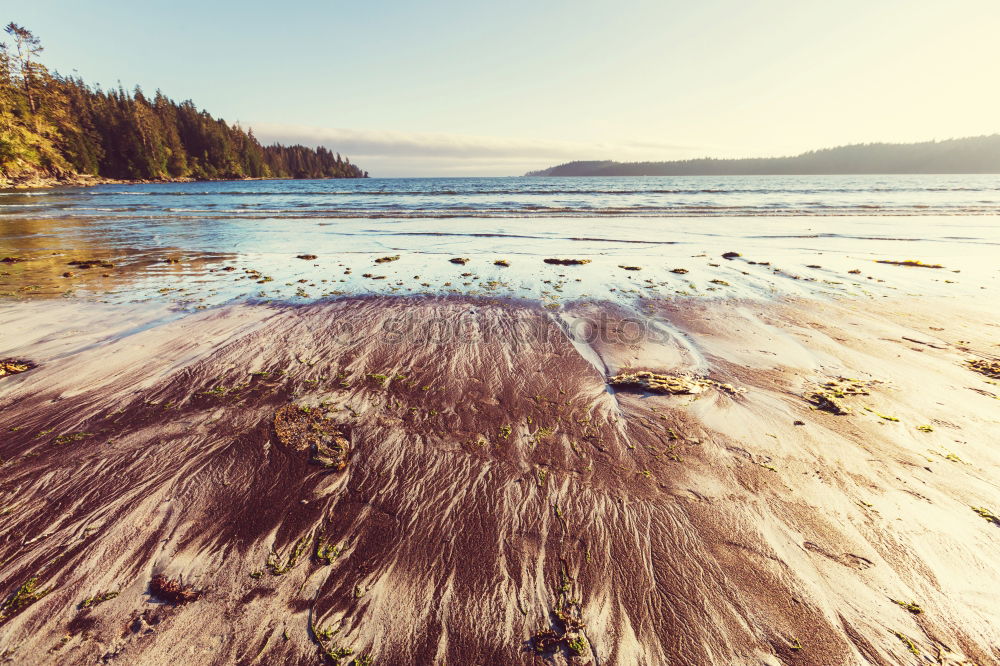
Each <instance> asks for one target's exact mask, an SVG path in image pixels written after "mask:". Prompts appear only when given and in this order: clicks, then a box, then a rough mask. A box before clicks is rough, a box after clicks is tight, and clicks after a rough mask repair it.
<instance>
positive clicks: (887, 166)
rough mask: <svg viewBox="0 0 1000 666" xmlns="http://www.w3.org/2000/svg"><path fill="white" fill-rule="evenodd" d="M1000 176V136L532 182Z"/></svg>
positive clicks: (552, 171)
mask: <svg viewBox="0 0 1000 666" xmlns="http://www.w3.org/2000/svg"><path fill="white" fill-rule="evenodd" d="M892 173H895V174H906V173H911V174H912V173H1000V134H993V135H990V136H978V137H969V138H964V139H948V140H945V141H925V142H922V143H866V144H856V145H851V146H840V147H838V148H827V149H824V150H813V151H809V152H807V153H802V154H801V155H796V156H794V157H756V158H744V159H713V158H700V159H693V160H677V161H673V162H614V161H611V160H603V161H589V162H567V163H566V164H560V165H559V166H555V167H551V168H548V169H543V170H541V171H532V172H530V173H528V174H525V175H528V176H724V175H725V176H752V175H823V174H892Z"/></svg>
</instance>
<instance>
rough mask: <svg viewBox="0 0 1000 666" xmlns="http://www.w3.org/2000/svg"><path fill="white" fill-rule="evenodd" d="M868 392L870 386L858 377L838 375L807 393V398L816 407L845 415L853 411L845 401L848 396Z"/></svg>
mask: <svg viewBox="0 0 1000 666" xmlns="http://www.w3.org/2000/svg"><path fill="white" fill-rule="evenodd" d="M868 394H869V393H868V387H867V386H865V384H864V383H863V382H861V381H859V380H857V379H845V378H844V377H838V378H837V379H835V380H831V381H828V382H825V383H824V384H823V385H822V386H820V387H819V388H818V389H816V390H815V391H812V392H811V393H809V394H808V395H806V400H808V401H809V402H810V403H812V405H813V407H814V408H815V409H821V410H823V411H824V412H830V413H831V414H837V415H845V414H851V413H853V410H852V409H851V408H850V407H848V406H847V403H845V402H844V399H845V398H846V397H847V396H850V395H868Z"/></svg>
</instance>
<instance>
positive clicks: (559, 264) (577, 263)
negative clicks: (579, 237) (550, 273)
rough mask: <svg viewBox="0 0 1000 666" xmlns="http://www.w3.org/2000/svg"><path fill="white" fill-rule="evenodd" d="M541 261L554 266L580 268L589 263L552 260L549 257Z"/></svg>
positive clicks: (582, 260) (584, 261) (578, 260)
mask: <svg viewBox="0 0 1000 666" xmlns="http://www.w3.org/2000/svg"><path fill="white" fill-rule="evenodd" d="M543 261H544V262H545V263H547V264H553V265H555V266H582V265H583V264H589V263H590V259H553V258H551V257H550V258H548V259H544V260H543Z"/></svg>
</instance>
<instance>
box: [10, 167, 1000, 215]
mask: <svg viewBox="0 0 1000 666" xmlns="http://www.w3.org/2000/svg"><path fill="white" fill-rule="evenodd" d="M0 213H2V214H3V215H15V216H25V215H30V216H32V217H59V216H64V215H66V214H68V213H70V214H73V215H74V216H77V217H88V218H93V219H106V218H127V219H162V218H165V217H169V218H171V219H183V218H189V219H218V218H245V219H249V218H261V217H263V218H275V217H278V218H317V217H321V218H355V217H365V218H385V217H388V218H413V217H435V218H441V217H508V216H511V217H594V216H612V217H626V216H628V217H632V216H647V217H666V216H684V217H688V216H762V215H763V216H788V215H792V216H803V215H984V214H985V215H995V214H998V213H1000V176H994V175H986V176H981V175H974V176H955V175H948V176H933V175H917V176H723V177H714V176H713V177H705V176H698V177H651V178H407V179H394V178H380V179H369V180H339V181H332V180H304V181H255V182H248V181H244V182H216V183H180V184H154V185H127V186H102V187H94V188H89V189H83V188H71V189H62V190H52V191H38V192H32V193H26V194H11V193H7V194H4V196H2V197H0Z"/></svg>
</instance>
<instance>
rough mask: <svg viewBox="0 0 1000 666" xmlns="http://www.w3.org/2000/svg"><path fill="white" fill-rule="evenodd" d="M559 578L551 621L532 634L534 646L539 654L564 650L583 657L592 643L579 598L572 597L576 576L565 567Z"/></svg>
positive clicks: (570, 654)
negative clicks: (589, 641)
mask: <svg viewBox="0 0 1000 666" xmlns="http://www.w3.org/2000/svg"><path fill="white" fill-rule="evenodd" d="M560 579H561V583H560V585H559V588H558V598H557V600H556V607H555V609H553V610H552V611H551V612H550V613H549V617H550V620H551V624H550V626H549V627H546V628H545V629H541V630H540V631H537V632H535V634H534V635H533V636H532V637H531V647H532V649H533V650H534V651H535V654H539V655H551V654H554V653H556V652H558V651H559V650H564V651H565V652H566V653H568V655H569V656H570V658H572V657H581V656H583V654H584V652H586V651H587V649H588V648H589V645H588V644H587V639H586V638H585V637H584V631H585V629H586V626H585V625H584V623H583V618H582V614H583V613H582V608H581V606H580V600H579V599H572V598H570V594H569V592H570V586H571V584H572V581H573V579H572V578H571V577H570V576H569V574H567V573H566V570H565V568H564V569H563V570H562V571H561V572H560Z"/></svg>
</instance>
